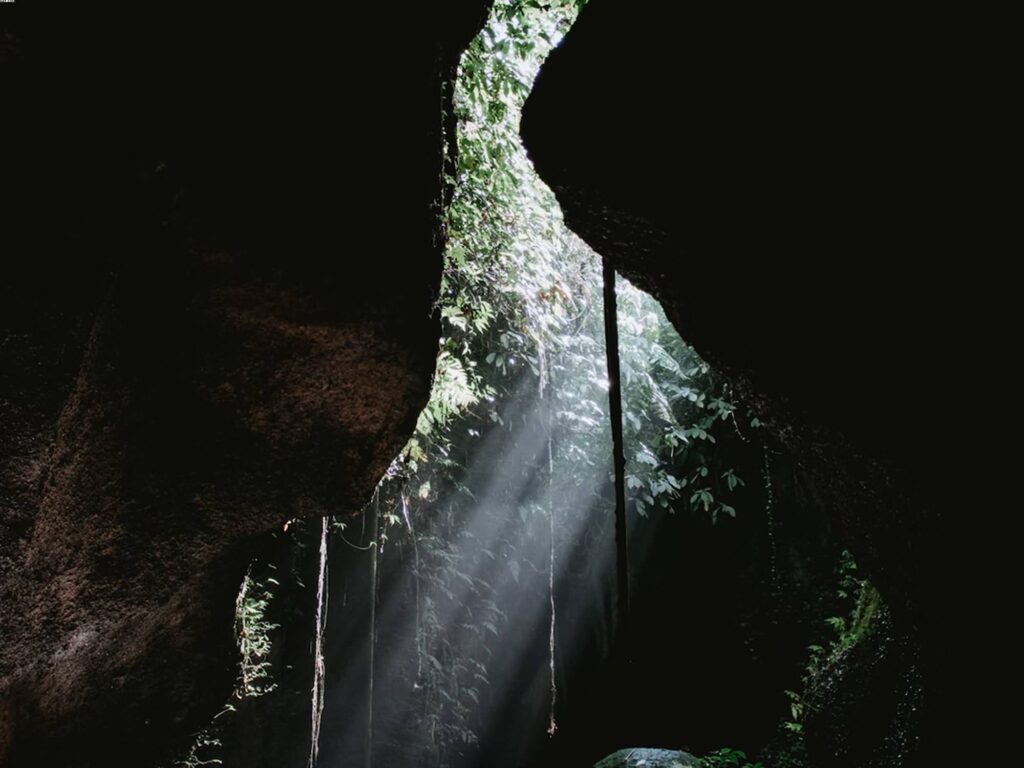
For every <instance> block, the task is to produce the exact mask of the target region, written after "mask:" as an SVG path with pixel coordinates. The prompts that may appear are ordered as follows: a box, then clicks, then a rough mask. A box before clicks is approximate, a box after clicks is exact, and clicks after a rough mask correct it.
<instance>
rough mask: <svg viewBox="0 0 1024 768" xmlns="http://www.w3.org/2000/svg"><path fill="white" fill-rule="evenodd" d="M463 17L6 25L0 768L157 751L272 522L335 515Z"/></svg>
mask: <svg viewBox="0 0 1024 768" xmlns="http://www.w3.org/2000/svg"><path fill="white" fill-rule="evenodd" d="M4 10H5V12H6V11H8V8H5V9H4ZM485 12H486V2H484V0H461V1H460V2H456V3H449V4H446V6H445V9H444V10H442V11H433V12H428V11H427V10H426V9H422V10H418V9H410V10H408V11H407V12H405V11H403V13H401V14H397V13H394V14H393V13H391V12H390V11H389V10H388V9H385V8H382V7H380V8H375V9H367V8H360V9H352V10H349V9H343V10H342V11H339V12H338V13H337V14H333V15H332V14H328V13H327V12H326V11H321V10H309V11H306V12H304V13H292V12H291V11H276V12H274V13H269V12H262V11H258V10H256V9H253V8H245V9H239V12H238V13H237V14H231V15H227V14H212V13H210V12H209V11H202V12H195V13H192V12H188V11H186V10H184V9H176V10H175V11H174V12H173V13H172V12H170V11H168V12H167V13H166V14H160V13H149V12H145V13H144V12H142V11H141V10H139V11H134V12H133V11H128V12H119V13H118V14H117V15H116V16H115V15H114V14H112V13H110V12H105V11H100V10H96V9H93V8H81V9H77V10H74V11H69V12H68V13H66V14H62V15H61V16H60V18H57V19H51V18H43V17H42V16H39V17H36V16H35V15H34V14H33V13H32V11H31V10H30V9H27V8H24V7H23V6H22V4H19V5H18V6H17V7H16V8H15V7H11V8H10V13H9V14H5V15H4V16H3V17H2V20H0V24H2V27H0V32H2V34H0V86H2V88H3V91H2V95H0V101H2V104H3V113H4V118H3V120H2V121H0V140H2V146H4V147H5V154H6V155H7V157H8V159H5V169H4V183H3V185H2V190H0V217H2V223H0V233H2V234H0V238H2V246H0V248H2V251H0V252H2V258H3V262H4V264H3V269H4V280H3V282H2V284H0V318H2V322H0V419H2V423H3V430H2V433H0V574H2V575H0V634H2V642H0V763H2V764H3V765H4V766H10V768H16V766H27V765H32V766H38V765H62V766H92V765H103V766H118V765H131V766H139V765H147V764H152V763H153V762H155V761H157V760H158V759H162V758H164V757H166V756H167V755H169V754H171V753H173V752H175V751H176V750H179V751H180V746H181V744H182V742H183V741H184V740H186V739H187V737H188V734H189V733H191V732H192V731H194V730H196V729H197V728H198V727H200V726H201V725H203V724H204V723H205V722H207V721H208V720H209V718H210V717H211V716H212V715H213V714H214V713H215V712H216V709H217V707H219V706H220V705H221V704H222V703H223V701H224V700H225V699H226V697H227V695H228V693H229V691H230V687H231V685H232V683H233V679H234V676H235V669H234V657H235V649H234V638H233V631H232V616H233V604H234V599H235V594H236V592H237V589H238V586H239V584H240V581H241V578H242V574H243V572H244V568H245V564H246V563H247V562H248V560H249V559H250V558H251V556H252V555H253V553H254V552H256V551H258V550H259V549H260V547H261V546H263V543H264V542H265V541H266V533H267V532H268V531H271V530H273V529H274V528H276V527H279V526H280V525H282V524H283V523H284V522H285V521H286V520H288V519H290V518H293V517H298V516H306V515H318V514H325V513H345V512H347V511H349V510H354V509H357V508H358V507H359V506H360V504H361V503H362V502H363V501H364V500H365V499H366V498H367V497H368V496H369V493H370V491H371V490H372V488H373V486H374V484H375V483H376V481H377V479H378V478H379V477H380V475H381V474H382V473H383V471H384V470H385V468H386V467H387V465H388V464H389V462H390V461H391V459H392V457H393V456H394V455H395V453H396V452H397V451H398V450H399V448H400V447H401V445H402V444H403V442H404V441H405V439H406V438H407V436H408V434H409V433H410V432H411V430H412V427H413V424H414V420H415V418H416V415H417V413H418V411H419V409H420V408H421V407H422V405H423V404H424V402H425V400H426V398H427V395H428V391H429V385H430V378H431V374H432V371H433V366H434V356H435V353H436V348H437V339H438V335H439V325H438V322H437V318H436V317H434V315H433V313H432V302H433V298H434V292H435V291H436V286H437V284H438V280H439V278H440V269H441V256H442V251H443V232H442V231H441V228H440V225H439V220H438V214H439V213H440V211H441V210H442V208H443V206H444V203H445V198H446V195H447V190H446V189H445V184H444V181H443V164H444V162H445V155H444V145H445V143H446V142H450V140H451V135H452V128H453V126H452V122H451V120H452V118H451V116H450V115H451V110H450V108H449V107H450V94H451V82H452V77H453V72H454V67H455V65H456V63H457V61H458V55H459V54H460V52H461V50H462V49H463V48H464V46H465V45H466V44H467V43H468V41H469V40H470V38H471V37H472V35H473V34H474V33H475V30H476V29H478V28H479V25H480V24H482V21H483V15H484V13H485Z"/></svg>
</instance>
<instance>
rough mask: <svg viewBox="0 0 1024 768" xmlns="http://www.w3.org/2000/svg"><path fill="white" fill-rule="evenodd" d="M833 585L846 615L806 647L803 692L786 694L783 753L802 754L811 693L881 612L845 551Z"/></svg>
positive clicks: (871, 590)
mask: <svg viewBox="0 0 1024 768" xmlns="http://www.w3.org/2000/svg"><path fill="white" fill-rule="evenodd" d="M836 582H837V586H836V597H837V598H838V599H839V601H840V605H845V606H847V608H848V612H847V613H846V615H835V616H830V617H828V618H827V619H825V620H824V621H825V624H826V625H827V626H828V628H829V633H830V637H829V639H828V640H826V641H824V642H822V643H814V644H812V645H810V646H808V648H807V664H806V666H805V668H804V674H803V678H802V683H803V690H802V691H791V690H788V691H786V692H785V694H786V697H787V698H788V699H789V710H790V712H789V714H790V717H789V718H788V719H787V720H785V721H784V722H783V728H785V730H786V731H787V732H788V733H789V734H790V737H791V738H790V741H789V743H788V744H787V745H786V749H785V752H786V753H794V754H802V738H803V729H804V719H805V716H806V714H807V707H808V699H809V694H810V692H811V691H812V690H813V688H814V686H815V685H816V684H817V682H818V681H819V680H820V679H821V678H822V675H823V673H824V672H825V671H826V670H827V669H828V668H829V667H830V666H831V665H832V664H834V663H835V662H836V661H837V660H838V659H839V658H840V657H841V656H842V655H843V654H844V653H845V652H846V651H848V650H849V649H850V648H852V647H853V646H855V645H856V644H857V643H859V642H860V641H861V640H863V639H864V638H865V637H867V636H868V635H870V634H871V632H872V631H873V630H874V626H875V619H876V618H877V616H878V612H879V610H881V609H882V602H881V595H880V594H879V592H878V590H877V589H876V588H875V587H874V586H873V585H872V584H871V583H870V582H869V581H867V580H865V579H863V578H860V577H859V575H858V573H857V563H856V562H855V561H854V559H853V555H851V554H850V552H848V551H844V552H843V553H842V557H841V559H840V561H839V563H838V565H837V566H836Z"/></svg>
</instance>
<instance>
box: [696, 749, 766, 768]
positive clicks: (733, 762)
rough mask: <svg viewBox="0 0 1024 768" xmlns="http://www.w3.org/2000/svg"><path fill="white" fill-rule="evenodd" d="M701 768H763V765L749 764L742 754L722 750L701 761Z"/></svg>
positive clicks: (737, 751)
mask: <svg viewBox="0 0 1024 768" xmlns="http://www.w3.org/2000/svg"><path fill="white" fill-rule="evenodd" d="M701 765H702V766H703V768H765V766H764V764H763V763H759V762H758V763H751V762H749V761H748V760H747V756H746V754H745V753H744V752H741V751H740V750H738V749H727V748H722V749H719V750H717V751H715V752H712V753H711V754H710V755H708V756H707V757H705V758H704V759H703V760H701Z"/></svg>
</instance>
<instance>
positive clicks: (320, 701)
mask: <svg viewBox="0 0 1024 768" xmlns="http://www.w3.org/2000/svg"><path fill="white" fill-rule="evenodd" d="M329 528H330V520H329V518H326V517H325V518H323V521H322V523H321V529H320V574H319V576H318V578H317V598H316V645H315V648H314V653H313V701H312V727H311V741H310V745H309V768H315V767H316V764H317V757H318V755H319V752H320V719H321V717H323V713H324V672H325V670H324V629H325V627H326V626H327V608H326V604H327V532H328V530H329Z"/></svg>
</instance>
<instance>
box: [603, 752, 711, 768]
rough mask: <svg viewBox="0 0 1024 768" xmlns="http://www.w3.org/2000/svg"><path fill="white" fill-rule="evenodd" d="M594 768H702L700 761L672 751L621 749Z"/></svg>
mask: <svg viewBox="0 0 1024 768" xmlns="http://www.w3.org/2000/svg"><path fill="white" fill-rule="evenodd" d="M594 768H700V760H698V759H697V758H696V757H694V756H693V755H691V754H689V753H687V752H677V751H675V750H671V749H642V748H634V749H620V750H619V751H618V752H615V753H614V754H611V755H608V757H606V758H605V759H604V760H602V761H601V762H599V763H597V764H596V765H594Z"/></svg>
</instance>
